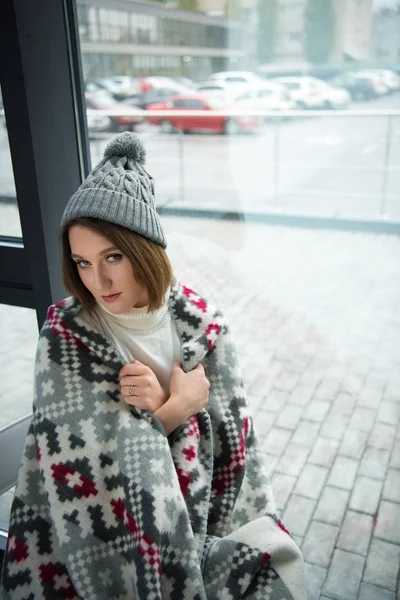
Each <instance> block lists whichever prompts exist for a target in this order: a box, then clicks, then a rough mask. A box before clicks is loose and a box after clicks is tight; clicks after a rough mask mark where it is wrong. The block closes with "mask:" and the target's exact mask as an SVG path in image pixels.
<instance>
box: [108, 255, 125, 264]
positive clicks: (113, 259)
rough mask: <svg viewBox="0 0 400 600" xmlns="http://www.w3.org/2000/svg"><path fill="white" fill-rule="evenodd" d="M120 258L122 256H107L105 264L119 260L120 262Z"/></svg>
mask: <svg viewBox="0 0 400 600" xmlns="http://www.w3.org/2000/svg"><path fill="white" fill-rule="evenodd" d="M121 258H122V254H109V255H108V256H107V259H106V260H107V262H111V263H114V262H118V261H119V260H121Z"/></svg>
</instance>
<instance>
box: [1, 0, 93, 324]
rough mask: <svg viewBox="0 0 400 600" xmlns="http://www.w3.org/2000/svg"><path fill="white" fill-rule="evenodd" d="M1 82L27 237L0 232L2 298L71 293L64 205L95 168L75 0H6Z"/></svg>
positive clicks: (42, 307)
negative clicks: (63, 243)
mask: <svg viewBox="0 0 400 600" xmlns="http://www.w3.org/2000/svg"><path fill="white" fill-rule="evenodd" d="M0 52H1V63H0V64H1V66H0V69H1V70H0V81H1V87H2V95H3V104H4V110H5V116H6V120H7V130H8V137H9V143H10V151H11V159H12V165H13V171H14V180H15V188H16V193H17V199H18V208H19V213H20V220H21V228H22V235H23V240H17V239H12V240H10V238H5V237H3V238H0V302H1V303H5V304H13V305H17V306H27V307H30V308H34V309H35V310H36V311H37V315H38V323H39V326H40V325H41V324H42V322H43V320H44V318H45V315H46V311H47V307H48V306H49V305H50V304H52V303H53V302H56V301H58V300H60V299H61V298H62V297H64V296H65V290H64V288H63V284H62V276H61V269H60V250H59V223H60V219H61V215H62V211H63V208H64V206H65V204H66V202H67V200H68V198H69V197H70V196H71V194H72V193H73V192H74V190H76V188H77V187H78V185H79V184H80V182H81V181H82V179H83V178H84V176H85V175H86V173H87V172H88V171H89V168H90V155H89V147H88V136H87V130H86V127H87V125H86V118H85V104H84V95H83V78H82V69H81V58H80V50H79V36H78V25H77V16H76V3H75V1H74V0H3V2H2V6H1V18H0Z"/></svg>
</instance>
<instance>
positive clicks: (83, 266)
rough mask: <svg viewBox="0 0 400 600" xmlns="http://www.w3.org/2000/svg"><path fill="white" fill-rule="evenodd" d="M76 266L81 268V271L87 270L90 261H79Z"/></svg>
mask: <svg viewBox="0 0 400 600" xmlns="http://www.w3.org/2000/svg"><path fill="white" fill-rule="evenodd" d="M75 264H76V265H77V266H78V267H79V268H80V269H85V267H87V266H88V264H89V263H88V261H87V260H77V261H76V262H75Z"/></svg>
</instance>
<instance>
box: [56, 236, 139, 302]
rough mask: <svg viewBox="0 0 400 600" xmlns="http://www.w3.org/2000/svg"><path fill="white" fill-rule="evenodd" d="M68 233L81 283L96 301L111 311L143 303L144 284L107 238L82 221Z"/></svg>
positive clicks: (125, 258)
mask: <svg viewBox="0 0 400 600" xmlns="http://www.w3.org/2000/svg"><path fill="white" fill-rule="evenodd" d="M68 236H69V244H70V247H71V258H72V260H73V261H74V262H75V263H76V264H77V269H78V273H79V276H80V278H81V280H82V283H83V284H84V286H85V287H86V288H87V289H88V290H89V292H90V293H91V294H92V295H93V296H94V297H95V298H96V300H97V301H98V302H99V303H100V304H102V305H103V306H105V307H106V308H107V309H108V310H109V311H110V312H113V313H115V314H121V313H124V312H127V311H128V310H129V309H130V308H132V307H134V306H135V307H136V308H142V307H143V306H147V304H148V303H149V301H148V294H147V291H146V288H145V287H144V285H142V284H141V283H138V282H137V281H136V279H135V276H134V274H133V270H132V266H131V263H130V262H129V260H128V258H127V257H126V256H125V255H124V254H122V252H121V251H120V250H119V249H118V248H116V247H115V246H114V245H113V243H112V242H110V240H108V239H107V238H105V237H102V236H101V235H99V234H97V233H95V232H94V231H92V230H91V229H88V228H87V227H84V226H83V225H73V226H72V227H71V228H70V230H69V232H68Z"/></svg>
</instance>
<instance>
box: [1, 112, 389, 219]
mask: <svg viewBox="0 0 400 600" xmlns="http://www.w3.org/2000/svg"><path fill="white" fill-rule="evenodd" d="M91 114H92V115H96V116H106V117H118V116H121V117H124V116H125V117H134V118H137V119H138V121H142V122H146V121H147V119H148V118H149V117H151V118H152V119H154V118H157V119H164V120H168V119H173V122H174V124H175V127H176V133H177V136H175V139H176V140H177V144H178V158H177V160H178V161H179V178H178V179H179V182H178V183H179V193H178V197H177V200H179V202H180V204H181V205H185V206H186V208H187V191H186V180H185V170H186V167H185V158H186V152H185V139H186V138H185V135H184V132H183V129H184V128H183V123H184V119H185V118H187V117H188V116H190V117H196V118H207V119H209V118H210V117H211V118H212V117H223V118H226V119H234V118H235V117H243V116H245V117H249V116H251V117H255V118H257V119H259V120H260V122H261V121H263V122H264V121H265V120H266V119H268V120H270V123H271V124H272V126H273V127H272V149H273V160H272V165H271V164H270V165H269V166H271V167H272V177H273V186H272V187H273V194H272V196H273V205H272V206H271V207H270V208H271V209H272V210H273V211H275V212H281V211H282V204H281V194H282V183H283V179H284V175H283V169H284V168H292V169H294V168H300V167H301V168H304V169H312V168H313V164H312V162H309V163H307V164H302V165H299V164H286V163H285V161H284V151H283V148H282V139H283V138H282V135H283V134H282V132H283V130H284V128H285V127H286V124H287V123H293V122H294V121H295V120H299V121H304V120H305V119H322V118H330V119H335V120H337V119H343V118H346V119H350V118H351V119H362V118H364V119H365V118H369V119H377V118H380V119H383V120H385V121H386V123H385V125H384V127H383V129H382V136H380V141H381V142H382V140H383V139H384V152H383V157H382V162H381V164H379V165H374V167H373V168H374V169H375V170H376V171H377V173H378V176H379V177H380V192H379V197H377V193H376V192H375V193H374V194H373V198H374V199H375V197H376V201H377V207H378V208H377V211H376V220H382V221H384V220H386V219H387V218H388V216H387V201H388V197H389V194H390V195H391V197H393V192H390V193H389V174H390V173H391V172H395V173H397V171H398V172H399V181H400V168H398V167H397V166H391V154H392V148H393V143H394V122H395V120H396V119H398V118H400V110H397V109H389V110H387V109H385V110H348V109H347V110H340V111H339V110H289V111H262V110H248V109H247V108H246V109H238V108H232V109H230V110H229V111H227V110H206V111H205V110H195V109H193V110H192V109H190V110H157V111H155V110H141V109H135V108H130V107H129V108H126V109H121V108H118V109H115V110H114V109H101V110H96V111H93V110H92V111H91ZM0 115H1V112H0ZM179 119H181V121H180V122H179ZM153 131H157V128H155V129H154V130H153ZM89 134H90V137H91V140H93V141H94V140H96V139H97V140H98V141H101V140H104V139H108V138H109V137H110V135H113V134H114V133H111V132H97V131H93V130H92V131H90V132H89ZM99 152H100V151H99ZM96 159H97V157H96ZM93 162H95V161H93ZM319 168H320V169H321V170H329V169H338V167H332V166H331V165H329V164H327V165H323V166H321V165H320V166H319ZM357 168H358V169H360V170H361V169H363V168H364V167H362V166H361V167H356V166H354V165H350V164H347V165H346V166H345V167H344V168H343V170H347V171H351V170H352V169H353V170H354V169H357ZM319 192H320V193H322V194H323V193H324V192H325V190H320V191H319ZM291 194H292V195H293V194H294V195H296V194H297V195H298V196H301V194H302V192H299V191H294V192H291ZM312 194H313V192H303V195H311V196H312ZM331 194H332V195H334V193H332V192H331ZM343 194H345V192H338V193H337V196H338V197H340V196H341V195H343ZM351 194H353V196H354V197H355V198H357V193H354V192H349V193H348V195H349V196H350V195H351ZM359 196H360V198H363V197H367V196H365V195H364V196H363V194H362V193H361V194H360V195H359ZM368 199H369V200H370V199H371V196H368ZM392 199H393V198H392ZM396 199H397V192H396ZM399 200H400V193H399ZM310 217H312V215H311V214H310ZM331 218H332V219H333V218H334V217H331ZM360 220H362V219H360Z"/></svg>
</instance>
